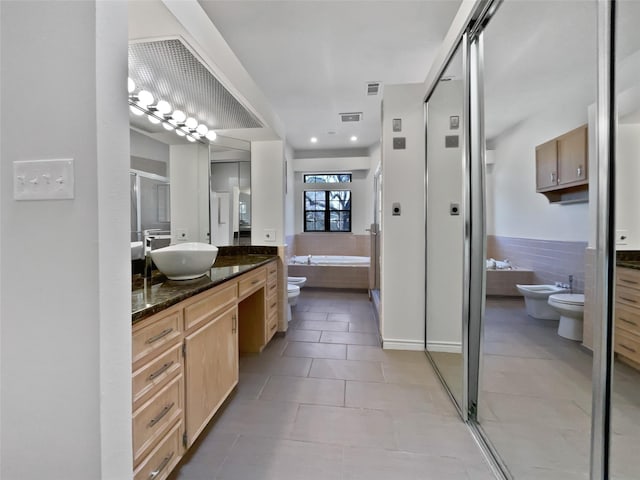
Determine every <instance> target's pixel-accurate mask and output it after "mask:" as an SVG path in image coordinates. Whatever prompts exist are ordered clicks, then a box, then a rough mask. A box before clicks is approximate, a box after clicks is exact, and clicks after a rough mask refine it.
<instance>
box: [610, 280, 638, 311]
mask: <svg viewBox="0 0 640 480" xmlns="http://www.w3.org/2000/svg"><path fill="white" fill-rule="evenodd" d="M619 303H621V304H624V305H628V306H631V307H637V308H640V291H638V290H634V289H633V288H629V287H623V286H621V285H616V304H619Z"/></svg>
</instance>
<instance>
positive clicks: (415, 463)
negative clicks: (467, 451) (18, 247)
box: [343, 448, 469, 480]
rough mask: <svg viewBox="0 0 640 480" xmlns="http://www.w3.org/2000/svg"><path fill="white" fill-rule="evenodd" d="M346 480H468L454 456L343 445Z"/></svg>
mask: <svg viewBox="0 0 640 480" xmlns="http://www.w3.org/2000/svg"><path fill="white" fill-rule="evenodd" d="M343 478H344V479H345V480H390V479H393V480H418V479H420V480H445V479H446V480H468V479H469V477H468V476H467V471H466V469H465V467H464V464H463V463H462V462H461V461H460V460H459V459H457V458H453V457H440V456H434V455H429V456H426V455H417V454H415V453H409V452H399V451H389V450H380V449H367V448H345V450H344V477H343Z"/></svg>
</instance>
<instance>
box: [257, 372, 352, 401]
mask: <svg viewBox="0 0 640 480" xmlns="http://www.w3.org/2000/svg"><path fill="white" fill-rule="evenodd" d="M344 383H345V382H344V380H332V379H328V378H300V377H285V376H278V375H274V376H272V377H270V378H269V380H268V381H267V384H266V385H265V387H264V388H263V389H262V393H261V394H260V399H261V400H272V401H283V402H296V403H307V404H313V405H333V406H344V388H345V387H344Z"/></svg>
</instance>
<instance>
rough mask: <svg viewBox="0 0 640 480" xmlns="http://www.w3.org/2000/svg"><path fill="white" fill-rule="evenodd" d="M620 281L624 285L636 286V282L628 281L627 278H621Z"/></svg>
mask: <svg viewBox="0 0 640 480" xmlns="http://www.w3.org/2000/svg"><path fill="white" fill-rule="evenodd" d="M620 281H621V282H624V283H630V284H631V285H637V284H638V282H636V281H635V280H629V279H628V278H621V279H620Z"/></svg>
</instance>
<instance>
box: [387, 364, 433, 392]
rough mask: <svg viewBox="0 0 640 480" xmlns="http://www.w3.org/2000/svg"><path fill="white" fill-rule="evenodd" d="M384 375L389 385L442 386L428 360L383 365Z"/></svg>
mask: <svg viewBox="0 0 640 480" xmlns="http://www.w3.org/2000/svg"><path fill="white" fill-rule="evenodd" d="M382 373H383V374H384V379H385V381H386V382H387V383H405V384H410V385H438V386H439V385H440V380H439V379H438V377H437V376H436V373H435V372H434V371H433V367H431V365H429V363H427V360H426V358H425V361H424V362H423V363H421V362H416V363H398V362H393V363H382Z"/></svg>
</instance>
